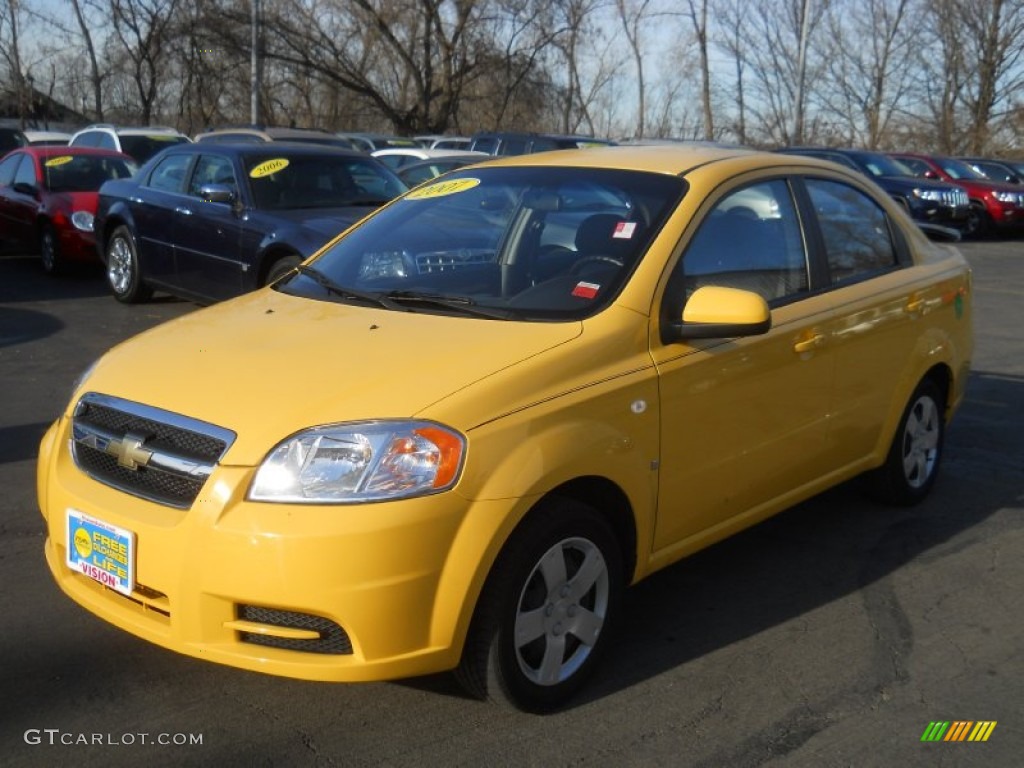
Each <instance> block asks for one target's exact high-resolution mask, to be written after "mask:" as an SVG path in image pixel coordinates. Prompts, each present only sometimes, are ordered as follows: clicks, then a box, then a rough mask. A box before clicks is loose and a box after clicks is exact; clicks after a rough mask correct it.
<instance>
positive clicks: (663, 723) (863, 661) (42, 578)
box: [0, 239, 1024, 768]
mask: <svg viewBox="0 0 1024 768" xmlns="http://www.w3.org/2000/svg"><path fill="white" fill-rule="evenodd" d="M961 247H962V249H963V251H964V253H965V254H966V255H967V257H968V259H969V260H970V261H971V263H972V266H973V267H974V278H975V282H974V285H975V305H974V306H975V328H976V334H977V347H976V354H975V360H974V372H973V374H972V380H971V383H970V388H969V393H968V399H967V402H966V403H965V405H964V407H963V409H962V410H961V411H960V413H959V414H958V416H957V419H956V420H955V421H954V422H953V424H952V425H951V427H950V429H949V432H948V434H947V445H946V448H947V450H946V456H945V465H944V467H943V470H942V475H941V477H940V478H939V482H938V484H937V486H936V488H935V491H934V493H933V495H932V496H931V497H930V498H929V499H928V500H927V501H926V502H925V503H924V504H922V505H920V506H918V507H916V508H913V509H891V508H884V507H878V506H874V505H872V504H871V503H869V502H867V501H865V500H864V498H863V497H862V496H861V495H860V494H859V493H858V492H857V490H856V488H854V487H852V485H848V486H844V487H841V488H838V489H835V490H833V491H831V492H829V493H827V494H824V495H823V496H820V497H818V498H816V499H814V500H812V501H810V502H807V503H804V504H801V505H799V506H798V507H795V508H794V509H792V510H790V511H788V512H786V513H784V514H782V515H780V516H778V517H777V518H775V519H773V520H771V521H769V522H767V523H765V524H762V525H760V526H758V527H756V528H754V529H752V530H750V531H747V532H745V533H744V534H741V535H740V536H737V537H735V538H733V539H732V540H729V541H727V542H725V543H723V544H720V545H718V546H716V547H713V548H711V549H710V550H707V551H705V552H703V553H700V554H698V555H697V556H695V557H693V558H691V559H689V560H688V561H686V562H684V563H681V564H679V565H677V566H675V567H673V568H670V569H668V570H667V571H665V572H662V573H660V574H658V575H656V576H654V577H652V578H651V579H649V580H648V581H646V582H644V583H642V584H640V585H639V586H637V587H636V588H634V589H633V590H631V591H630V592H629V593H628V595H627V609H626V610H627V616H626V620H625V621H624V622H623V627H624V629H623V631H622V632H621V633H620V636H619V638H618V642H617V645H616V648H615V652H614V653H613V655H612V656H611V657H610V658H609V660H608V661H609V663H607V664H605V666H604V667H603V668H602V669H601V671H600V673H599V674H598V676H597V678H596V680H594V681H593V683H592V684H591V685H590V686H589V687H588V688H587V689H586V690H585V692H584V695H583V696H582V697H581V698H579V699H578V700H576V701H575V702H574V704H573V706H571V707H570V708H568V709H567V710H565V711H563V712H559V713H556V714H554V715H549V716H547V717H537V716H530V715H524V714H517V713H511V714H510V713H508V712H505V711H502V710H499V709H498V708H496V707H492V706H488V705H485V704H481V703H478V702H476V701H473V700H470V699H467V698H466V697H464V696H463V695H462V693H461V692H460V689H459V688H458V687H457V686H456V685H455V684H454V683H453V682H452V681H451V680H449V678H448V677H447V676H437V677H431V678H425V679H421V680H410V681H402V682H398V683H375V684H362V685H340V684H318V683H308V682H301V681H294V680H287V679H279V678H271V677H268V676H262V675H258V674H255V673H249V672H243V671H239V670H234V669H229V668H225V667H221V666H217V665H214V664H209V663H205V662H203V661H199V660H194V659H191V658H185V657H181V656H177V655H175V654H173V653H171V652H169V651H165V650H162V649H160V648H157V647H154V646H150V645H148V644H146V643H145V642H143V641H141V640H137V639H135V638H134V637H132V636H130V635H127V634H125V633H123V632H121V631H119V630H117V629H115V628H113V627H111V626H108V625H107V624H105V623H103V622H101V621H100V620H98V619H95V618H93V617H92V616H91V615H90V614H88V613H87V612H85V611H84V610H83V609H81V608H79V607H78V606H77V605H75V604H74V603H72V602H71V601H70V600H69V599H68V598H66V597H64V596H63V595H62V594H61V593H60V592H59V590H58V589H57V588H56V586H55V585H54V584H53V582H52V580H51V578H50V575H49V572H48V571H47V569H46V566H45V563H44V560H43V554H42V547H43V539H44V533H43V522H42V519H41V517H40V516H39V513H38V510H37V507H36V502H35V485H34V471H35V456H36V450H37V443H38V440H39V438H40V437H41V435H42V434H43V432H44V430H45V429H46V426H47V425H48V423H49V422H50V421H51V420H52V419H53V418H54V417H55V416H56V414H57V413H58V411H59V410H60V409H61V408H62V407H63V405H64V401H65V399H66V398H67V396H68V395H69V393H70V390H71V387H72V382H73V380H74V379H75V377H76V376H77V375H78V374H79V373H80V372H81V371H82V370H83V369H84V368H85V367H86V366H87V365H88V364H89V363H90V362H91V361H92V360H93V359H94V358H95V357H97V356H98V355H99V354H101V353H102V352H103V351H104V350H105V349H107V348H109V347H110V346H112V345H113V344H115V343H117V342H118V341H119V340H121V339H124V338H126V337H128V336H129V335H132V334H134V333H136V332H139V331H142V330H144V329H146V328H148V327H151V326H153V325H156V324H158V323H161V322H163V321H166V320H168V319H171V318H173V317H176V316H179V315H182V314H185V313H188V312H193V311H196V309H197V308H196V307H195V305H193V304H190V303H187V302H181V301H177V300H171V299H165V300H160V299H159V298H158V300H157V301H155V302H153V303H151V304H146V305H141V306H123V305H120V304H118V303H117V302H115V301H114V300H113V299H112V298H111V297H110V296H109V295H108V294H107V289H106V287H105V284H104V282H103V280H102V278H101V276H100V274H99V273H98V272H96V271H88V270H86V271H83V272H80V273H78V274H75V275H72V276H70V277H65V278H60V279H52V278H47V277H45V276H44V275H43V274H42V272H41V270H40V269H39V268H38V264H37V263H36V261H35V260H34V259H30V258H27V257H16V256H13V257H0V387H2V392H3V407H2V408H0V487H2V489H3V493H2V498H0V608H2V614H0V616H2V622H0V755H2V757H0V763H3V764H4V765H11V766H50V765H58V764H61V765H65V764H75V765H76V766H110V765H128V764H133V765H134V764H138V763H141V762H143V761H145V764H147V765H148V766H160V765H209V764H221V765H247V766H250V765H318V766H320V765H322V766H385V765H386V766H405V765H416V766H435V765H437V766H441V765H443V766H463V765H464V766H479V765H485V764H486V765H536V766H561V765H566V766H567V765H574V766H626V765H637V766H707V767H708V768H717V767H719V766H723V767H724V766H729V768H743V767H746V766H763V765H776V766H815V767H817V766H892V765H904V766H919V765H920V766H961V765H970V766H1017V765H1020V764H1021V758H1020V756H1021V754H1024V599H1022V596H1021V595H1022V591H1024V525H1022V511H1024V333H1022V327H1024V239H1018V240H1005V241H989V242H983V243H966V244H963V245H962V246H961ZM182 375H183V376H187V375H189V372H187V371H183V372H182ZM934 721H995V722H996V723H997V725H996V727H995V728H994V730H993V731H992V732H991V735H990V737H989V739H988V741H987V742H984V743H969V742H962V743H952V742H939V743H925V742H922V740H921V739H922V735H923V733H924V732H925V730H926V728H927V727H928V726H929V723H931V722H934ZM160 742H167V743H160Z"/></svg>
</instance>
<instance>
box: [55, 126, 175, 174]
mask: <svg viewBox="0 0 1024 768" xmlns="http://www.w3.org/2000/svg"><path fill="white" fill-rule="evenodd" d="M191 141H192V139H190V138H189V137H188V136H186V135H185V134H183V133H181V132H180V131H176V130H174V129H173V128H158V127H155V126H148V127H143V128H138V127H136V128H127V127H123V126H118V125H111V124H110V123H98V124H96V125H90V126H89V127H87V128H83V129H82V130H80V131H78V132H77V133H75V134H74V135H73V136H72V137H71V141H69V142H68V145H69V146H72V147H99V148H100V149H113V150H115V151H116V152H123V153H124V154H126V155H129V156H130V157H132V158H133V159H134V160H135V161H136V162H137V163H138V164H139V165H142V164H143V163H145V162H146V161H147V160H149V158H151V157H152V156H153V155H155V154H156V153H157V152H159V151H160V150H162V149H166V148H167V147H169V146H171V145H173V144H184V143H186V142H188V143H191Z"/></svg>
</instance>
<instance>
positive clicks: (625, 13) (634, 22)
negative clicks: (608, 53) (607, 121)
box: [615, 0, 651, 139]
mask: <svg viewBox="0 0 1024 768" xmlns="http://www.w3.org/2000/svg"><path fill="white" fill-rule="evenodd" d="M615 4H616V8H617V9H618V11H619V21H620V22H621V23H622V28H623V30H624V31H625V33H626V41H627V42H628V43H629V49H630V52H631V53H632V55H633V63H634V64H635V65H636V99H637V115H636V131H635V132H634V136H635V137H636V138H639V139H642V138H643V137H644V132H645V130H646V127H645V119H646V114H647V104H646V103H645V100H646V96H647V94H646V85H645V83H644V56H643V43H642V32H643V28H644V25H645V23H646V21H647V14H648V8H649V6H650V4H651V0H615Z"/></svg>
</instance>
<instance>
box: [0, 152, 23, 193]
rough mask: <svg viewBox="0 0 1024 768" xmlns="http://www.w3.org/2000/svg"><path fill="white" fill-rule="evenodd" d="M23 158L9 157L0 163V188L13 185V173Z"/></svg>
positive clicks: (17, 156)
mask: <svg viewBox="0 0 1024 768" xmlns="http://www.w3.org/2000/svg"><path fill="white" fill-rule="evenodd" d="M23 157H24V155H11V156H10V157H8V158H5V159H4V161H3V162H2V163H0V187H9V186H11V184H13V183H14V172H15V171H16V170H17V168H18V163H19V162H21V158H23Z"/></svg>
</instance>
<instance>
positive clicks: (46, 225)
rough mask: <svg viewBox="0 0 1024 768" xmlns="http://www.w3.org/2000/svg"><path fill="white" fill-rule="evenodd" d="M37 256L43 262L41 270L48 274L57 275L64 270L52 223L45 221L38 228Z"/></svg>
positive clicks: (58, 243)
mask: <svg viewBox="0 0 1024 768" xmlns="http://www.w3.org/2000/svg"><path fill="white" fill-rule="evenodd" d="M39 258H40V260H41V261H42V263H43V271H44V272H45V273H46V274H48V275H59V274H60V273H61V272H63V271H64V261H63V260H62V259H61V255H60V240H58V239H57V231H56V230H55V229H54V228H53V225H52V224H51V223H50V222H48V221H46V222H43V224H42V225H41V226H40V228H39Z"/></svg>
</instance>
